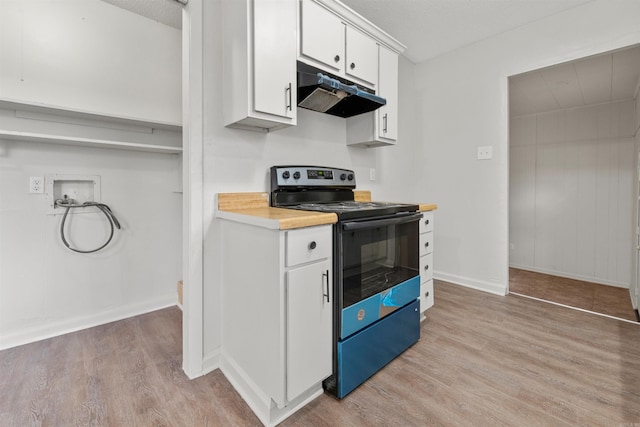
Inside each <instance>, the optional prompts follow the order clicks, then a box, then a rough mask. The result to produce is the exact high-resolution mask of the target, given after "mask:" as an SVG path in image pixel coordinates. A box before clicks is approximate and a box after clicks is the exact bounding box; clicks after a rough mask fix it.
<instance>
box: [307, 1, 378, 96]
mask: <svg viewBox="0 0 640 427" xmlns="http://www.w3.org/2000/svg"><path fill="white" fill-rule="evenodd" d="M299 59H300V60H301V61H303V62H306V63H308V64H309V65H313V66H315V67H318V68H320V69H322V70H324V71H327V72H329V73H331V74H334V75H336V76H339V77H343V78H345V79H347V80H351V81H353V82H354V83H358V84H360V85H363V86H367V87H370V88H372V89H375V85H376V82H377V81H378V44H377V41H376V39H375V38H373V37H371V36H370V35H367V34H365V33H363V32H362V31H359V30H357V29H356V28H354V27H353V26H351V25H349V24H348V23H347V22H346V20H345V19H343V18H342V17H340V16H339V15H338V14H336V13H335V12H333V11H331V10H329V9H328V8H327V7H325V6H323V5H321V4H319V3H317V2H315V1H313V0H301V2H300V56H299Z"/></svg>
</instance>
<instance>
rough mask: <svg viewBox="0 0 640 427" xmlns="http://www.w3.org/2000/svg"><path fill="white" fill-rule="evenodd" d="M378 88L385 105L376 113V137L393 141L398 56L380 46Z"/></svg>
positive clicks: (394, 133)
mask: <svg viewBox="0 0 640 427" xmlns="http://www.w3.org/2000/svg"><path fill="white" fill-rule="evenodd" d="M379 74H380V77H379V80H378V88H379V90H380V95H381V96H383V97H384V98H386V100H387V104H386V105H385V106H383V107H381V108H380V109H379V110H378V111H377V113H378V114H377V115H378V136H379V138H380V139H387V140H390V141H395V140H396V139H397V138H398V54H397V53H395V52H393V51H391V50H389V49H387V48H385V47H383V46H380V69H379Z"/></svg>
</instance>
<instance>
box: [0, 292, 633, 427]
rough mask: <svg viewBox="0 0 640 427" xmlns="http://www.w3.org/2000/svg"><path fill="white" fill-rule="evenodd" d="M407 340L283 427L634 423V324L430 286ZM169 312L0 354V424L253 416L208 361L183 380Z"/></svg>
mask: <svg viewBox="0 0 640 427" xmlns="http://www.w3.org/2000/svg"><path fill="white" fill-rule="evenodd" d="M435 297H436V299H435V301H436V303H435V306H434V307H433V308H431V309H430V310H429V311H428V312H427V320H426V321H425V322H424V323H423V326H422V337H421V339H420V341H419V342H418V343H417V344H415V345H414V346H413V347H411V348H410V349H409V350H407V351H406V352H405V353H404V354H402V355H401V356H400V357H399V358H397V359H396V360H394V361H393V362H391V363H390V364H389V365H388V366H387V367H385V368H384V369H383V370H382V371H380V372H378V373H377V374H376V375H375V376H374V377H372V378H371V379H370V380H369V381H367V382H366V383H365V384H363V385H362V386H361V387H359V388H358V389H356V390H355V391H354V392H353V393H351V394H350V395H349V396H347V397H346V398H345V399H343V400H342V401H338V400H336V399H334V398H332V397H330V396H328V395H323V396H320V397H319V398H318V399H316V400H314V401H313V402H312V403H311V404H309V405H308V406H307V407H305V408H303V409H302V410H301V411H299V412H298V413H296V414H294V415H293V416H292V417H290V418H289V419H287V420H286V421H284V423H282V425H283V426H431V425H434V426H501V425H502V426H522V425H527V426H534V425H539V426H563V425H567V426H569V425H571V426H575V425H581V426H590V425H610V426H623V425H624V426H628V425H632V424H633V423H640V325H635V324H631V323H627V322H622V321H618V320H614V319H610V318H605V317H600V316H595V315H592V314H588V313H584V312H580V311H575V310H570V309H566V308H563V307H559V306H555V305H551V304H547V303H543V302H538V301H535V300H531V299H527V298H522V297H518V296H514V295H509V296H506V297H499V296H494V295H490V294H486V293H483V292H478V291H474V290H471V289H467V288H463V287H459V286H456V285H451V284H447V283H444V282H438V281H436V283H435ZM180 318H181V312H180V311H179V310H178V309H177V308H169V309H165V310H161V311H157V312H153V313H149V314H146V315H143V316H138V317H135V318H131V319H127V320H123V321H120V322H115V323H111V324H108V325H103V326H100V327H97V328H92V329H88V330H85V331H80V332H76V333H73V334H68V335H64V336H61V337H56V338H52V339H49V340H46V341H41V342H38V343H34V344H29V345H26V346H21V347H17V348H13V349H8V350H4V351H1V352H0V425H1V426H29V425H31V426H40V425H42V426H71V425H78V426H83V425H92V426H102V425H104V426H161V425H166V426H258V425H260V423H259V421H258V420H257V418H256V417H255V416H254V415H253V413H252V412H251V410H250V409H249V408H248V406H247V405H246V404H245V403H244V401H243V400H242V399H241V398H240V397H239V396H238V394H237V393H236V392H235V391H234V390H233V388H232V387H231V386H230V384H229V383H228V382H227V380H226V379H225V378H224V376H223V375H222V374H221V373H220V372H219V371H214V372H212V373H210V374H208V375H206V376H204V377H202V378H198V379H196V380H193V381H189V380H188V379H187V378H186V377H185V375H184V373H183V372H182V370H181V368H180V365H181V345H182V341H181V325H180V323H181V321H180Z"/></svg>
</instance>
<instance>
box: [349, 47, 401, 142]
mask: <svg viewBox="0 0 640 427" xmlns="http://www.w3.org/2000/svg"><path fill="white" fill-rule="evenodd" d="M378 55H379V56H378V60H379V62H378V64H379V68H378V72H379V75H378V81H377V82H376V83H377V84H376V89H377V91H376V92H377V93H378V94H379V95H380V96H382V97H383V98H385V99H386V100H387V104H386V105H384V106H382V107H380V108H378V109H377V110H376V111H372V112H370V113H365V114H360V115H358V116H353V117H349V118H348V119H347V144H348V145H358V146H363V147H379V146H383V145H393V144H395V143H396V140H397V139H398V54H397V53H396V52H394V51H392V50H391V49H388V48H386V47H384V46H378Z"/></svg>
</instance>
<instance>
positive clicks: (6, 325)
mask: <svg viewBox="0 0 640 427" xmlns="http://www.w3.org/2000/svg"><path fill="white" fill-rule="evenodd" d="M180 36H181V35H180V31H178V30H176V29H173V28H169V27H166V26H164V25H162V24H159V23H156V22H153V21H150V20H147V19H145V18H142V17H139V16H137V15H133V14H131V13H130V12H126V11H124V10H122V9H119V8H116V7H114V6H111V5H107V4H106V3H104V2H102V1H98V0H82V1H77V0H59V1H44V0H40V1H39V0H22V1H11V0H7V1H3V2H2V7H0V44H1V46H0V47H1V49H0V51H1V52H2V55H1V56H0V98H11V99H15V100H19V101H23V102H31V103H45V104H49V105H56V106H61V107H65V108H69V109H74V110H82V111H94V112H100V113H102V114H107V115H115V116H119V117H123V116H124V117H134V118H139V119H146V120H154V121H161V122H180V105H181V104H180V39H181V37H180ZM18 47H19V48H18ZM180 162H181V159H180V156H179V155H175V154H172V155H168V154H153V153H142V152H134V151H120V150H111V149H96V148H87V147H71V146H65V145H48V144H42V143H35V142H17V141H10V140H7V139H0V348H4V347H10V346H14V345H18V344H21V343H25V342H29V341H33V340H37V339H41V338H45V337H49V336H54V335H59V334H62V333H66V332H69V331H72V330H76V329H81V328H86V327H89V326H93V325H95V324H100V323H105V322H109V321H113V320H117V319H119V318H123V317H127V316H131V315H135V314H139V313H143V312H146V311H149V310H154V309H157V308H160V307H165V306H167V305H173V304H175V303H176V299H177V297H176V282H177V280H179V279H180V278H181V259H180V254H181V244H180V224H181V204H182V196H181V194H180V191H181V180H180V173H181V167H180ZM48 174H69V175H99V176H100V177H101V201H102V202H104V203H106V204H108V205H109V206H111V208H112V209H113V211H114V213H115V215H116V216H117V217H118V219H119V220H120V222H121V224H122V226H123V229H122V230H121V231H119V232H116V236H115V238H114V241H113V242H112V243H111V244H110V245H109V246H108V247H107V248H105V249H104V250H103V251H101V252H98V253H96V254H91V255H82V254H76V253H72V252H70V251H69V250H67V249H66V248H65V247H64V246H63V245H62V243H61V241H60V237H59V234H58V233H59V223H60V219H61V217H60V216H58V215H56V216H52V215H48V214H47V210H48V208H47V202H46V196H44V195H33V194H28V183H29V177H30V176H44V175H48ZM69 225H70V229H69V235H68V237H70V238H71V239H72V241H73V243H75V244H76V245H78V246H80V247H83V248H91V247H95V246H97V245H99V244H100V243H102V242H103V241H104V239H106V237H107V234H106V233H107V232H108V228H107V222H106V219H105V218H104V217H103V216H102V214H100V213H91V214H83V215H73V218H72V220H70V221H69Z"/></svg>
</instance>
